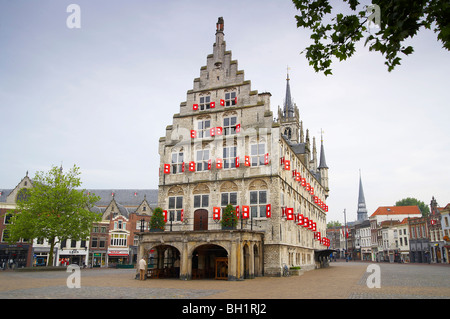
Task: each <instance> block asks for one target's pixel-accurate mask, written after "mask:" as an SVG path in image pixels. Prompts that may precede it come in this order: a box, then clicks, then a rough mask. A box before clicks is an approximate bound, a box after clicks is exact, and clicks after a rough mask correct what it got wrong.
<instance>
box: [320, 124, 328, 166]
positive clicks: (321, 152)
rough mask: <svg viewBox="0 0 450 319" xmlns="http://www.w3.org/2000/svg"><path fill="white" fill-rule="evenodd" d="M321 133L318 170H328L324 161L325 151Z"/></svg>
mask: <svg viewBox="0 0 450 319" xmlns="http://www.w3.org/2000/svg"><path fill="white" fill-rule="evenodd" d="M322 134H323V132H321V133H320V162H319V169H320V168H328V166H327V162H326V161H325V149H324V147H323V135H322Z"/></svg>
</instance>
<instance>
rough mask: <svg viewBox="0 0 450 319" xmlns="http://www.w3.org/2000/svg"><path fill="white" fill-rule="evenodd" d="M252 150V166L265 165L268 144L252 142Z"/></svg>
mask: <svg viewBox="0 0 450 319" xmlns="http://www.w3.org/2000/svg"><path fill="white" fill-rule="evenodd" d="M250 148H251V150H250V152H251V154H250V155H251V162H252V166H260V165H264V155H265V154H266V144H265V143H259V144H252V145H251V146H250Z"/></svg>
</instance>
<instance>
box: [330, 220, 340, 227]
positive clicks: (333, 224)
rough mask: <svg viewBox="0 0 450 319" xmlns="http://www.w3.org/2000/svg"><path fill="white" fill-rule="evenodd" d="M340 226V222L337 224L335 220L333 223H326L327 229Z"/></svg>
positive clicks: (331, 221)
mask: <svg viewBox="0 0 450 319" xmlns="http://www.w3.org/2000/svg"><path fill="white" fill-rule="evenodd" d="M341 226H342V224H341V222H339V221H337V220H335V221H333V220H330V221H329V222H328V223H327V228H333V227H341Z"/></svg>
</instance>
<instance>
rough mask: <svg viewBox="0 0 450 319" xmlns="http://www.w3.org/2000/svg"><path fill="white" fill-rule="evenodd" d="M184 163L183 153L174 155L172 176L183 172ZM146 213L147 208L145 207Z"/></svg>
mask: <svg viewBox="0 0 450 319" xmlns="http://www.w3.org/2000/svg"><path fill="white" fill-rule="evenodd" d="M183 162H184V156H183V152H177V153H172V165H171V167H172V174H177V173H181V172H182V168H183ZM144 211H145V207H144Z"/></svg>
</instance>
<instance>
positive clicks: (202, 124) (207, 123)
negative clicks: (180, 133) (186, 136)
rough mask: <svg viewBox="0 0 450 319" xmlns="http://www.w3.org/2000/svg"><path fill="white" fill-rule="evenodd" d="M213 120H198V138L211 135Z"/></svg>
mask: <svg viewBox="0 0 450 319" xmlns="http://www.w3.org/2000/svg"><path fill="white" fill-rule="evenodd" d="M210 128H211V120H204V121H198V122H197V138H204V137H210V136H211V134H210V132H209V130H210Z"/></svg>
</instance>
